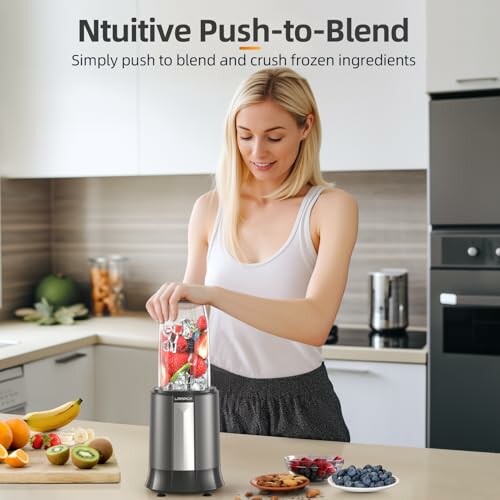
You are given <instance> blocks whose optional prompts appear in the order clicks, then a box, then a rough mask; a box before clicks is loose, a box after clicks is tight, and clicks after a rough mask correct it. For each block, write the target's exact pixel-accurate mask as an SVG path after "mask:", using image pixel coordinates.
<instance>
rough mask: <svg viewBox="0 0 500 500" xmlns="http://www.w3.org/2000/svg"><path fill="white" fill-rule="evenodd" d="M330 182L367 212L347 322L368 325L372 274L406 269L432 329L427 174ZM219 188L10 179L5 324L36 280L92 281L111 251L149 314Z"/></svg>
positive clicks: (200, 181)
mask: <svg viewBox="0 0 500 500" xmlns="http://www.w3.org/2000/svg"><path fill="white" fill-rule="evenodd" d="M325 176H326V178H327V179H328V180H329V181H331V182H335V183H336V185H337V186H338V187H341V188H343V189H346V190H347V191H349V192H351V193H352V194H353V195H354V196H355V197H356V198H357V200H358V202H359V207H360V226H359V237H358V243H357V245H356V248H355V251H354V254H353V258H352V262H351V269H350V275H349V281H348V285H347V289H346V293H345V297H344V301H343V304H342V307H341V310H340V313H339V315H338V318H337V323H339V324H361V325H364V324H366V323H367V321H368V273H369V272H370V271H374V270H378V269H380V268H381V267H405V268H408V270H409V273H410V289H409V310H410V324H411V325H412V326H425V325H426V303H425V296H426V265H427V264H426V258H427V243H426V234H427V222H426V172H425V171H377V172H341V173H332V172H329V173H327V174H325ZM211 187H212V179H211V177H210V176H205V175H195V176H154V177H113V178H82V179H54V180H50V181H24V180H19V181H15V180H9V181H4V184H3V189H2V195H3V196H2V208H3V209H4V210H3V215H2V256H3V270H4V272H3V284H4V288H3V290H4V299H5V300H4V304H5V307H4V309H3V311H4V312H3V316H4V317H5V315H6V314H7V313H6V312H5V309H9V308H12V307H13V305H17V304H21V303H23V302H22V301H23V300H24V301H26V297H27V296H28V293H27V292H28V289H29V287H30V286H31V285H32V281H34V279H35V278H36V277H38V276H40V275H43V274H44V272H46V271H47V270H48V269H49V267H51V268H52V270H53V271H61V272H64V273H67V274H70V275H72V276H74V277H75V278H77V279H78V280H79V281H81V282H85V283H86V282H87V281H88V264H87V259H88V258H89V257H91V256H96V255H103V254H110V253H119V254H122V255H124V256H126V257H128V259H129V261H128V277H127V299H128V307H129V308H130V309H137V310H142V309H143V307H144V302H145V301H146V299H147V297H148V296H149V295H150V294H151V293H152V292H153V291H154V290H155V289H156V288H157V287H158V286H159V285H160V284H161V283H162V282H163V281H167V280H180V279H182V275H183V271H184V266H185V263H186V238H187V222H188V219H189V214H190V211H191V207H192V204H193V202H194V200H195V199H196V198H197V197H198V196H199V195H200V194H201V193H203V192H205V191H206V190H208V189H210V188H211ZM23 198H26V201H27V203H26V204H25V203H24V202H22V201H23ZM37 208H40V211H37ZM4 212H5V213H4ZM35 212H36V216H35V215H34V214H35ZM49 259H50V263H49ZM24 303H26V302H24ZM28 303H29V301H28Z"/></svg>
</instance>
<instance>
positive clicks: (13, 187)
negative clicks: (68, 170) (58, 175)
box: [0, 179, 52, 319]
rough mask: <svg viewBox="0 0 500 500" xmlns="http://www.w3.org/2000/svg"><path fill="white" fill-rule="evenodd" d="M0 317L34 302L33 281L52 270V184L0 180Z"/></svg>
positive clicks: (45, 181) (35, 181)
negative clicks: (0, 291)
mask: <svg viewBox="0 0 500 500" xmlns="http://www.w3.org/2000/svg"><path fill="white" fill-rule="evenodd" d="M0 203H1V220H0V229H1V271H2V275H1V283H2V308H1V309H0V319H7V318H9V317H11V314H12V311H13V309H15V308H16V307H19V306H22V305H29V304H31V303H32V302H33V300H32V293H33V284H34V283H36V282H37V280H39V279H40V278H41V277H42V276H44V275H45V274H47V273H49V272H50V269H51V255H50V254H51V206H52V205H51V185H50V182H49V181H47V180H9V179H1V193H0Z"/></svg>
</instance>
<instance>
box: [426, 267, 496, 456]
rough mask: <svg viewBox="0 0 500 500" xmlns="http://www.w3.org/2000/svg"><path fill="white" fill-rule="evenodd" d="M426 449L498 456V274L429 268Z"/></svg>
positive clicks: (487, 271) (485, 271)
mask: <svg viewBox="0 0 500 500" xmlns="http://www.w3.org/2000/svg"><path fill="white" fill-rule="evenodd" d="M430 287H431V296H430V310H431V321H430V362H429V384H430V387H429V389H430V390H429V417H430V421H429V445H430V446H431V447H432V448H448V449H461V450H473V451H490V452H500V432H499V431H498V425H499V422H500V271H494V270H493V271H491V270H452V269H446V270H441V269H440V270H435V269H433V270H431V283H430Z"/></svg>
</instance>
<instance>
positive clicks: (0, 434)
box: [0, 420, 14, 449]
mask: <svg viewBox="0 0 500 500" xmlns="http://www.w3.org/2000/svg"><path fill="white" fill-rule="evenodd" d="M13 438H14V436H13V435H12V431H11V429H10V427H9V426H8V425H7V424H6V423H5V422H4V421H3V420H1V421H0V444H1V445H2V446H4V447H5V448H7V449H9V448H10V445H11V444H12V439H13Z"/></svg>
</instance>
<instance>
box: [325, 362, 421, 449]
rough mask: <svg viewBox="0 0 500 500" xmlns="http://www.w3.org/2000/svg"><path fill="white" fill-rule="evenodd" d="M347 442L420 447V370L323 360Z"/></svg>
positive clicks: (407, 366) (415, 366) (416, 366)
mask: <svg viewBox="0 0 500 500" xmlns="http://www.w3.org/2000/svg"><path fill="white" fill-rule="evenodd" d="M325 367H326V369H327V371H328V376H329V378H330V381H331V382H332V384H333V387H334V389H335V392H336V393H337V395H338V397H339V399H340V403H341V405H342V411H343V415H344V419H345V421H346V424H347V426H348V428H349V431H350V433H351V442H353V443H366V444H381V445H395V446H415V447H425V422H426V420H425V415H426V396H425V393H426V367H425V365H419V364H409V363H373V362H365V361H337V360H327V361H325Z"/></svg>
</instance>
